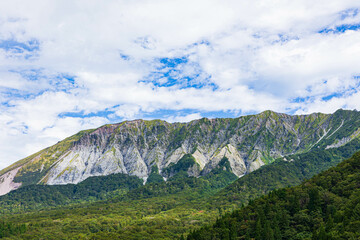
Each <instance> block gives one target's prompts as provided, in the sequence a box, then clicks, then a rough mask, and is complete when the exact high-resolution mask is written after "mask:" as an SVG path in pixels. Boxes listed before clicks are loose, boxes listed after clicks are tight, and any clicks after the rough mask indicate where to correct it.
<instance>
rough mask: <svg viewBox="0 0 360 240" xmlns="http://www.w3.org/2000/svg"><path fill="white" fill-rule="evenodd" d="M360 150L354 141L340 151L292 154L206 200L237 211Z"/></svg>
mask: <svg viewBox="0 0 360 240" xmlns="http://www.w3.org/2000/svg"><path fill="white" fill-rule="evenodd" d="M358 150H360V140H359V139H354V140H353V141H351V142H350V143H348V144H346V145H345V146H342V147H340V148H332V149H328V150H321V149H314V150H313V151H311V152H308V153H303V154H296V155H291V156H287V157H285V159H287V160H286V161H284V159H278V160H276V161H275V162H274V163H272V164H269V165H266V166H264V167H262V168H260V169H258V170H257V171H254V172H252V173H251V174H247V175H245V176H243V177H242V178H240V179H239V180H237V181H235V182H234V183H232V184H231V185H229V186H227V187H226V188H224V189H223V190H221V191H220V192H219V193H218V194H217V195H215V196H214V197H212V198H211V199H210V200H209V201H210V202H211V203H212V204H213V205H216V206H223V207H224V206H227V205H229V206H231V207H232V208H237V207H239V206H241V204H246V203H248V201H249V200H250V199H255V198H257V197H260V196H262V195H264V194H267V193H269V192H271V191H272V190H275V189H279V188H284V187H288V186H295V185H298V184H300V183H301V182H302V181H304V180H305V179H309V178H311V177H312V176H314V175H316V174H318V173H320V172H322V171H324V170H326V169H329V168H330V167H333V166H335V165H336V164H338V163H339V162H341V161H342V160H343V159H347V158H349V157H351V155H352V154H354V153H355V152H356V151H358Z"/></svg>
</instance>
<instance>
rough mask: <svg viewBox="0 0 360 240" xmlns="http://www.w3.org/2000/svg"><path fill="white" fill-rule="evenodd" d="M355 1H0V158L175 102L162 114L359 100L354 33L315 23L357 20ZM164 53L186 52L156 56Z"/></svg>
mask: <svg viewBox="0 0 360 240" xmlns="http://www.w3.org/2000/svg"><path fill="white" fill-rule="evenodd" d="M358 8H360V3H358V2H356V1H353V0H343V1H337V0H332V1H325V0H320V1H316V2H314V1H310V0H305V1H304V0H298V1H295V0H280V1H269V0H263V1H250V0H247V1H235V0H234V1H218V0H210V1H209V0H206V1H205V0H200V1H195V2H194V1H190V0H176V1H165V0H153V1H149V0H141V1H136V2H134V1H106V2H102V3H101V4H100V3H99V2H97V1H85V0H84V1H82V0H78V1H60V0H59V1H44V0H37V1H31V2H30V1H20V0H13V1H1V2H0V62H1V64H0V65H1V66H0V101H1V104H2V105H1V106H0V127H1V128H2V129H5V130H4V133H3V134H2V135H1V137H0V168H1V167H4V166H6V165H8V164H9V163H11V162H13V161H15V160H17V159H18V158H20V157H25V156H26V155H28V154H30V153H32V152H34V151H37V150H40V149H41V148H43V147H45V146H48V145H50V144H53V143H56V141H58V140H60V139H62V138H64V137H66V136H68V135H70V134H73V133H75V132H76V131H78V130H81V129H85V128H92V127H96V126H99V125H101V124H104V123H108V122H111V121H120V120H123V119H135V118H141V117H147V116H149V115H150V116H151V114H152V113H158V112H161V111H168V110H169V111H175V112H176V111H178V112H180V113H178V114H175V115H174V116H169V115H167V114H166V113H164V114H163V115H161V117H162V118H166V119H167V120H168V121H172V122H173V121H189V120H192V119H195V118H200V117H201V116H202V115H203V114H202V113H205V112H219V111H225V112H234V113H238V112H241V113H242V114H246V113H249V112H251V113H252V112H260V111H263V110H266V109H272V110H275V111H279V112H285V111H289V112H294V111H297V112H298V113H309V112H312V111H321V112H333V111H334V110H336V109H337V108H340V107H345V108H350V109H352V108H360V106H359V105H360V101H358V100H359V94H358V93H357V90H358V89H357V88H358V84H359V78H354V76H356V75H360V73H359V69H360V66H359V64H360V47H359V44H358V43H359V42H360V41H359V40H360V31H358V30H354V31H346V32H345V33H341V34H334V33H331V32H329V33H327V34H326V33H323V34H320V33H319V31H320V30H322V29H336V27H338V26H341V25H344V24H359V22H360V14H356V9H358ZM9 40H10V41H14V42H20V43H24V44H29V41H36V43H38V44H39V48H38V49H36V50H35V51H30V50H28V49H26V46H25V47H24V46H22V47H20V48H21V49H22V50H21V49H20V50H19V49H14V48H11V46H10V47H9V46H5V45H4V42H3V41H9ZM161 58H181V59H185V60H186V61H183V62H182V63H181V64H178V65H176V64H175V65H176V66H162V64H161V63H160V62H159V59H161ZM171 70H174V71H171ZM67 75H68V76H71V77H70V78H71V79H70V80H69V79H66V77H64V76H67ZM153 78H154V79H153ZM188 78H190V80H189V79H188ZM172 79H175V81H177V82H176V83H175V84H170V85H172V86H169V87H160V86H158V85H157V84H160V85H162V86H164V85H166V84H167V83H168V81H172ZM189 85H193V86H197V87H196V88H195V87H188V86H189ZM199 86H203V87H199ZM332 94H334V96H335V97H333V98H331V99H330V100H326V99H327V98H324V97H327V96H329V95H332ZM294 99H304V100H303V101H304V102H301V103H298V101H294ZM185 110H191V112H195V113H191V114H184V113H183V112H184V111H185ZM103 112H105V113H103ZM185 112H186V111H185ZM66 113H69V114H66ZM82 114H83V115H84V116H82V117H81V115H82Z"/></svg>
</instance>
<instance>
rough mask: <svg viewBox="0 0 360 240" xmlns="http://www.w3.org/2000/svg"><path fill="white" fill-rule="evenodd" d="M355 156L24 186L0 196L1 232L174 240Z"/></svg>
mask: <svg viewBox="0 0 360 240" xmlns="http://www.w3.org/2000/svg"><path fill="white" fill-rule="evenodd" d="M359 150H360V140H359V139H358V138H355V139H353V140H352V141H350V142H349V143H347V144H346V145H344V146H341V147H338V148H328V149H325V148H324V149H320V148H314V149H312V150H311V151H309V152H306V153H301V154H295V155H289V156H286V158H287V160H286V161H284V158H279V159H276V160H275V161H274V162H273V163H271V164H268V165H266V166H263V167H262V168H260V169H258V170H255V171H253V172H251V173H249V174H247V175H246V176H244V177H241V178H239V179H238V178H237V176H236V175H235V174H233V173H232V172H231V166H230V163H229V161H228V160H227V159H226V158H223V159H222V160H221V161H220V163H219V165H218V166H217V167H216V168H214V169H212V171H211V172H210V173H208V174H206V175H204V176H201V177H188V176H187V171H188V167H189V165H191V163H193V162H194V161H195V160H194V158H193V157H192V156H191V155H190V154H186V155H184V157H182V158H181V159H180V160H179V161H178V163H177V164H174V165H172V166H171V167H170V168H168V169H167V170H166V171H168V172H171V173H174V174H175V175H174V176H172V177H170V178H169V179H168V180H167V181H166V182H165V181H164V180H163V178H162V176H161V175H160V174H158V171H157V169H156V166H153V168H152V172H151V174H150V176H149V178H148V182H147V183H146V184H145V185H143V184H142V180H141V179H139V178H137V177H136V176H129V175H126V174H121V173H118V174H111V175H108V176H97V177H90V178H88V179H86V180H84V181H82V182H81V183H78V184H67V185H29V186H25V187H22V188H20V189H18V190H16V191H12V192H10V193H9V194H6V195H4V196H0V218H1V219H2V221H3V222H4V223H3V227H4V228H3V229H1V230H0V231H3V234H4V235H3V236H6V237H9V239H57V238H61V239H174V238H175V239H177V238H180V236H181V235H182V234H186V233H189V231H191V230H194V229H197V228H199V227H200V226H204V225H209V224H212V223H215V221H216V219H217V218H219V216H220V215H223V214H224V213H227V214H228V213H231V212H232V211H233V210H234V209H238V208H240V207H241V205H242V204H247V203H248V202H249V201H250V203H251V200H253V199H254V198H256V197H259V196H262V195H263V194H266V193H268V192H270V191H271V190H274V189H278V188H284V187H287V186H293V185H297V184H299V183H301V181H302V180H304V179H308V178H310V177H312V176H314V175H315V174H317V173H319V172H321V171H323V170H326V169H328V168H330V167H332V166H335V165H336V164H337V163H339V162H341V161H342V160H344V159H346V158H348V157H350V156H351V155H352V154H353V153H354V152H356V151H359ZM291 159H292V160H291ZM234 180H236V181H234ZM1 224H2V223H1V221H0V228H1Z"/></svg>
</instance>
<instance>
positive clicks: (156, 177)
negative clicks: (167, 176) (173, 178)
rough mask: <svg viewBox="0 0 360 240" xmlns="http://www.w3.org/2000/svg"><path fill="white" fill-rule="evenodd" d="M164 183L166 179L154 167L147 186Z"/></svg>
mask: <svg viewBox="0 0 360 240" xmlns="http://www.w3.org/2000/svg"><path fill="white" fill-rule="evenodd" d="M162 182H164V178H163V177H162V176H161V175H160V174H159V168H158V167H157V166H156V165H154V166H152V167H151V173H150V175H149V177H148V179H147V181H146V184H150V183H162Z"/></svg>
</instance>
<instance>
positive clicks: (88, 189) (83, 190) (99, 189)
mask: <svg viewBox="0 0 360 240" xmlns="http://www.w3.org/2000/svg"><path fill="white" fill-rule="evenodd" d="M142 183H143V181H142V180H141V179H139V178H137V177H134V176H128V175H125V174H113V175H109V176H101V177H90V178H88V179H86V180H85V181H83V182H81V183H79V184H76V185H75V184H67V185H54V186H49V185H29V186H25V187H22V188H20V189H18V190H16V191H12V192H10V193H8V194H6V195H4V196H0V213H2V214H4V213H20V212H24V211H30V210H40V209H44V208H48V207H56V206H63V205H68V204H74V203H86V202H94V201H98V200H104V199H109V198H111V197H114V196H119V195H123V194H125V193H127V192H128V191H130V190H132V189H135V188H138V187H140V186H142Z"/></svg>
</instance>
